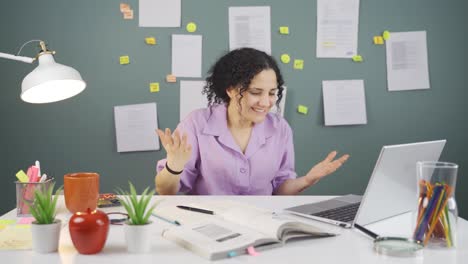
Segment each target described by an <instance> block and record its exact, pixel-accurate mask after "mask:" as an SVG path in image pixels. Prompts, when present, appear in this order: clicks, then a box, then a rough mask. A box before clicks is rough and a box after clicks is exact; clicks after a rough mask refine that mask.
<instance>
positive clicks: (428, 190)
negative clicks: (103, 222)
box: [413, 161, 458, 248]
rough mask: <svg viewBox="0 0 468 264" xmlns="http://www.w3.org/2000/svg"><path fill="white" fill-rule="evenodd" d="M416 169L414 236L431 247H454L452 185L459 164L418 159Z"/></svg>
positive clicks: (455, 237)
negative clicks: (416, 208) (416, 193)
mask: <svg viewBox="0 0 468 264" xmlns="http://www.w3.org/2000/svg"><path fill="white" fill-rule="evenodd" d="M416 169H417V175H418V198H419V199H418V210H417V214H416V215H417V217H416V224H415V229H414V233H413V238H414V239H415V240H419V241H422V242H423V243H424V245H425V246H429V247H431V248H453V247H455V246H456V244H457V219H458V210H457V203H456V200H455V184H456V180H457V171H458V165H457V164H454V163H449V162H436V161H420V162H417V164H416Z"/></svg>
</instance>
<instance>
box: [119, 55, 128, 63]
mask: <svg viewBox="0 0 468 264" xmlns="http://www.w3.org/2000/svg"><path fill="white" fill-rule="evenodd" d="M129 63H130V57H129V56H120V64H122V65H124V64H129Z"/></svg>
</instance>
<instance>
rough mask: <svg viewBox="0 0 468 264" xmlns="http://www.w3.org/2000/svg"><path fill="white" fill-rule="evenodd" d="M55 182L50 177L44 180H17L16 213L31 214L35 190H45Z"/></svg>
mask: <svg viewBox="0 0 468 264" xmlns="http://www.w3.org/2000/svg"><path fill="white" fill-rule="evenodd" d="M53 182H54V179H48V180H46V181H44V182H19V181H16V182H15V183H16V215H17V216H21V217H23V216H31V213H30V211H29V205H30V204H32V203H33V202H34V191H35V190H37V189H38V188H40V190H45V189H47V188H49V186H50V185H51V184H52V183H53Z"/></svg>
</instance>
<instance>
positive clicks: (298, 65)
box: [294, 60, 304, 70]
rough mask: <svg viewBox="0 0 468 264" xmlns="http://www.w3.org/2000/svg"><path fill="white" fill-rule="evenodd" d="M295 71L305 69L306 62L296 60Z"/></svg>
mask: <svg viewBox="0 0 468 264" xmlns="http://www.w3.org/2000/svg"><path fill="white" fill-rule="evenodd" d="M294 69H296V70H302V69H304V60H294Z"/></svg>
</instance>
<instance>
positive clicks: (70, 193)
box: [63, 172, 99, 213]
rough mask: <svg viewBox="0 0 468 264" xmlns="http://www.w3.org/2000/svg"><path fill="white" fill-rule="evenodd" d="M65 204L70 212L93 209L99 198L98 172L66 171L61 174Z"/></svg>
mask: <svg viewBox="0 0 468 264" xmlns="http://www.w3.org/2000/svg"><path fill="white" fill-rule="evenodd" d="M63 192H64V194H65V205H66V206H67V209H68V211H70V212H71V213H76V212H86V211H87V209H88V208H89V209H91V210H94V209H96V207H97V202H98V199H99V174H97V173H94V172H76V173H68V174H65V176H63Z"/></svg>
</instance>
